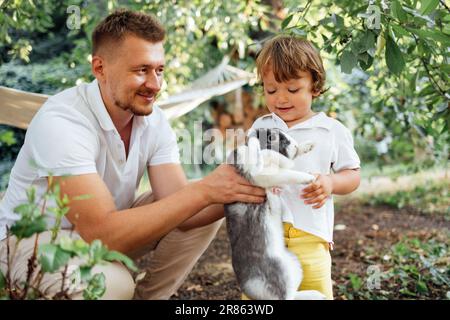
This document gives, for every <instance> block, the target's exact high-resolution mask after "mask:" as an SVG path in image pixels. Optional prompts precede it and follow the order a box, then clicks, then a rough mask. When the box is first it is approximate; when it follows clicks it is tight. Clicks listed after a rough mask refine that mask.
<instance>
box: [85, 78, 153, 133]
mask: <svg viewBox="0 0 450 320" xmlns="http://www.w3.org/2000/svg"><path fill="white" fill-rule="evenodd" d="M88 100H89V105H90V107H91V110H92V111H93V112H94V114H95V117H96V118H97V120H98V122H99V124H100V127H101V128H102V129H103V130H105V131H111V130H116V127H115V126H114V123H113V122H112V120H111V117H110V116H109V113H108V111H107V110H106V106H105V103H104V102H103V99H102V95H101V93H100V87H99V85H98V82H97V79H95V80H94V81H92V82H91V83H90V84H89V85H88ZM147 118H148V116H147V117H144V116H134V119H133V125H134V124H136V125H137V127H138V128H142V129H144V128H145V127H147V125H148V119H147ZM133 129H136V128H133Z"/></svg>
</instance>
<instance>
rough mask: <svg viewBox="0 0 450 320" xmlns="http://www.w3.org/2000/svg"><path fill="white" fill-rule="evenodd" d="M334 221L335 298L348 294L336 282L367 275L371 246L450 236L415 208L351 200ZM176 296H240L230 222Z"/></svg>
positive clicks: (380, 249) (446, 226) (443, 224)
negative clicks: (230, 235) (231, 245)
mask: <svg viewBox="0 0 450 320" xmlns="http://www.w3.org/2000/svg"><path fill="white" fill-rule="evenodd" d="M335 226H336V227H335V228H336V230H335V232H334V240H335V249H334V251H332V252H331V254H332V259H333V266H332V278H333V282H334V286H333V287H334V295H335V299H345V296H339V294H338V292H337V286H338V285H339V284H345V282H348V274H349V273H354V274H358V275H360V276H361V278H363V279H364V278H365V277H366V271H367V267H368V266H369V263H368V259H367V257H365V255H367V251H366V250H365V249H366V248H368V247H371V248H372V249H373V252H374V254H375V255H377V254H378V255H383V254H384V253H385V252H386V251H387V250H388V249H389V248H390V246H391V245H392V244H394V243H396V242H398V241H399V240H400V239H401V237H402V236H410V237H418V238H419V239H428V238H430V237H438V238H443V239H447V237H448V232H449V230H450V221H448V220H445V218H444V217H439V216H437V217H436V216H433V217H430V216H427V215H423V214H420V213H419V212H414V211H413V210H411V209H402V210H394V209H391V208H388V207H371V206H364V205H361V204H359V202H358V201H356V200H348V201H346V202H344V203H342V204H341V205H340V206H339V208H338V209H337V210H336V217H335ZM172 299H194V300H195V299H215V300H222V299H228V300H235V299H240V291H239V288H238V286H237V283H236V280H235V277H234V273H233V270H232V267H231V258H230V246H229V242H228V238H227V235H226V229H225V224H224V225H222V227H221V229H220V230H219V232H218V234H217V237H216V239H215V240H214V241H213V242H212V243H211V245H210V247H209V248H208V249H207V251H206V252H205V254H204V255H203V256H202V257H201V258H200V260H199V262H198V263H197V265H196V266H195V267H194V269H193V270H192V272H191V274H190V275H189V277H188V278H187V280H186V281H185V283H184V284H183V286H182V287H181V288H180V289H179V290H178V292H177V294H176V295H175V296H173V297H172Z"/></svg>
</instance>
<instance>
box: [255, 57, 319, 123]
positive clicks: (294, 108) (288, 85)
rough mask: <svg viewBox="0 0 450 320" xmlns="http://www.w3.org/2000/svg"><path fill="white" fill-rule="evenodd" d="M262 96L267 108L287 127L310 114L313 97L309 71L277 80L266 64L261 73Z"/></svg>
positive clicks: (316, 94)
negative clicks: (297, 76) (295, 77)
mask: <svg viewBox="0 0 450 320" xmlns="http://www.w3.org/2000/svg"><path fill="white" fill-rule="evenodd" d="M262 81H263V83H264V96H265V98H266V103H267V108H268V109H269V111H270V112H273V113H275V114H276V115H277V116H279V117H280V118H281V119H283V120H284V122H286V124H287V125H288V127H291V126H292V125H294V124H296V123H298V122H301V120H302V119H304V118H306V117H308V116H309V115H310V114H311V103H312V100H313V97H317V96H318V95H319V93H315V92H312V84H313V79H312V75H311V72H309V71H302V72H300V78H298V79H291V80H289V81H286V82H277V81H276V80H275V76H274V74H273V71H272V68H271V67H270V66H268V67H267V68H266V70H265V73H264V74H263V77H262Z"/></svg>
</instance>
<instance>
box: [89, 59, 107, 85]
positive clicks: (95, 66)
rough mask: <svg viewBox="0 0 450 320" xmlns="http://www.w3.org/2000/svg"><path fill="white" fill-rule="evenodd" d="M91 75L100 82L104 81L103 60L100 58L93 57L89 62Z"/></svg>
mask: <svg viewBox="0 0 450 320" xmlns="http://www.w3.org/2000/svg"><path fill="white" fill-rule="evenodd" d="M91 70H92V74H93V75H94V76H95V78H97V80H98V81H99V82H100V81H102V80H104V79H105V60H104V58H102V57H101V56H93V57H92V62H91Z"/></svg>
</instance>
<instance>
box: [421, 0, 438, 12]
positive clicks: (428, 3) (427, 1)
mask: <svg viewBox="0 0 450 320" xmlns="http://www.w3.org/2000/svg"><path fill="white" fill-rule="evenodd" d="M438 4H439V0H422V4H421V8H420V13H421V14H425V15H426V14H430V13H431V12H433V10H434V9H436V7H437V6H438Z"/></svg>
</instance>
